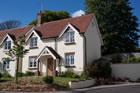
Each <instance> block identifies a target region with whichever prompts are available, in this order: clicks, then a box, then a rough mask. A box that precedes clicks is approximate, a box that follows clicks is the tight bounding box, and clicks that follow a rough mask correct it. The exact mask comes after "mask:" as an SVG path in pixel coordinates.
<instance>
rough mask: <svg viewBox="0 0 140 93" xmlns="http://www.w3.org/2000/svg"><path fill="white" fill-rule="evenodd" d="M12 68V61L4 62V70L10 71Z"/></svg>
mask: <svg viewBox="0 0 140 93" xmlns="http://www.w3.org/2000/svg"><path fill="white" fill-rule="evenodd" d="M9 68H10V61H4V62H3V69H4V70H6V69H9Z"/></svg>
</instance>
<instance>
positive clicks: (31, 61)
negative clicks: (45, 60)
mask: <svg viewBox="0 0 140 93" xmlns="http://www.w3.org/2000/svg"><path fill="white" fill-rule="evenodd" d="M37 65H38V63H37V62H36V57H32V56H31V57H29V65H28V67H29V68H37Z"/></svg>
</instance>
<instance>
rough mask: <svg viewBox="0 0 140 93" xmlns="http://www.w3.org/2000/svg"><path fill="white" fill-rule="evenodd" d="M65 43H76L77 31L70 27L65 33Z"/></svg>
mask: <svg viewBox="0 0 140 93" xmlns="http://www.w3.org/2000/svg"><path fill="white" fill-rule="evenodd" d="M64 38H65V43H66V44H67V43H74V42H75V32H74V31H73V30H72V29H69V30H68V31H67V32H66V33H65V36H64Z"/></svg>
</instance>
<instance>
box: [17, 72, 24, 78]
mask: <svg viewBox="0 0 140 93" xmlns="http://www.w3.org/2000/svg"><path fill="white" fill-rule="evenodd" d="M17 74H18V76H19V77H23V76H25V73H22V72H18V73H17Z"/></svg>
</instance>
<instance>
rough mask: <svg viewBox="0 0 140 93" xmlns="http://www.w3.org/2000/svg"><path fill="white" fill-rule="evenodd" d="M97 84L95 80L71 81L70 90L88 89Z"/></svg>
mask: <svg viewBox="0 0 140 93" xmlns="http://www.w3.org/2000/svg"><path fill="white" fill-rule="evenodd" d="M95 83H96V82H95V79H90V80H79V81H70V82H69V87H70V88H86V87H89V86H93V85H95Z"/></svg>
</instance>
